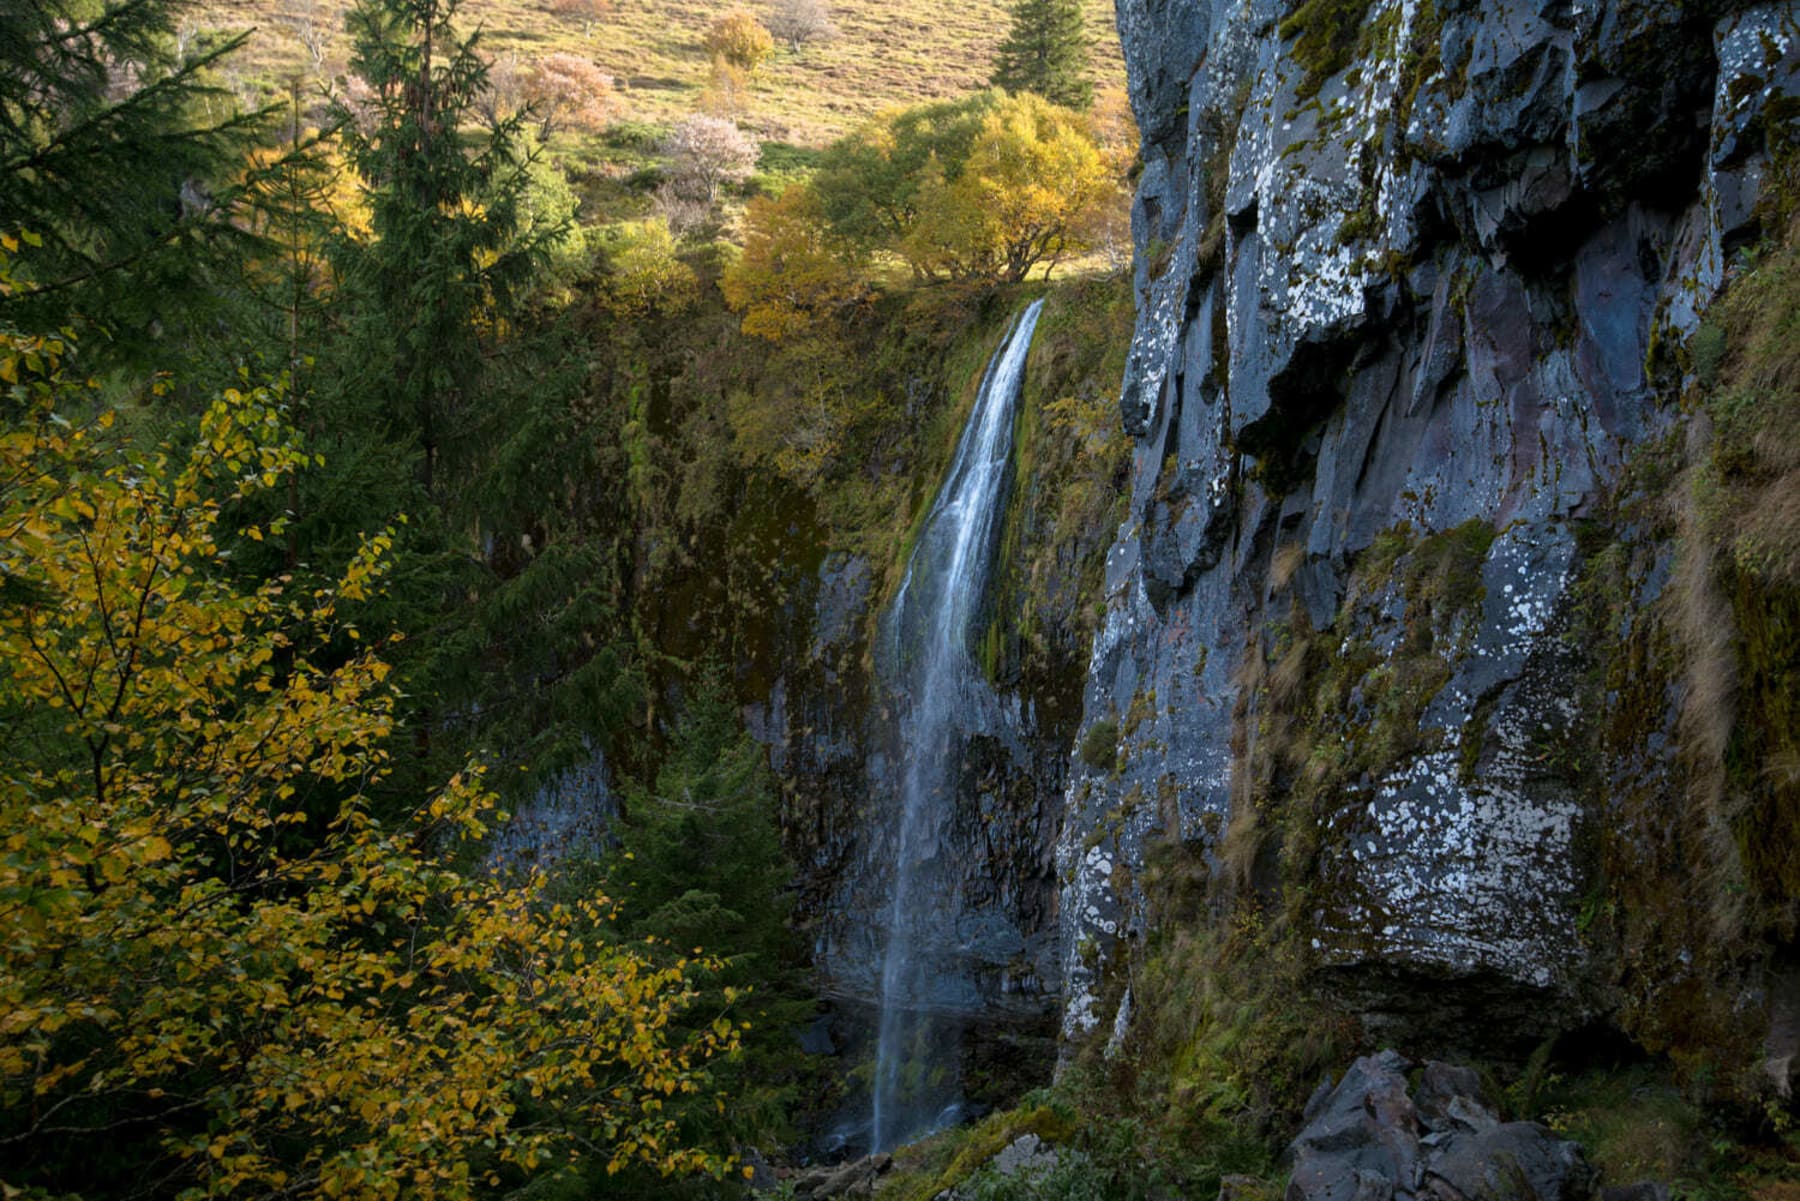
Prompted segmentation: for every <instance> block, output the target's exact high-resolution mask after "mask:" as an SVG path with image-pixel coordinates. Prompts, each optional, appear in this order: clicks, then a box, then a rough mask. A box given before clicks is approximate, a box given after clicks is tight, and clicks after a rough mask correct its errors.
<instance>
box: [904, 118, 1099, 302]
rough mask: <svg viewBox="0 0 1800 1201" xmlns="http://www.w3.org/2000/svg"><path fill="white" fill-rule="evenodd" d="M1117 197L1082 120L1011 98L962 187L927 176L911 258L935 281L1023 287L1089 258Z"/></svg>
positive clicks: (967, 166)
mask: <svg viewBox="0 0 1800 1201" xmlns="http://www.w3.org/2000/svg"><path fill="white" fill-rule="evenodd" d="M1116 191H1117V185H1116V184H1115V182H1114V180H1113V178H1112V176H1111V174H1110V173H1109V172H1108V171H1107V169H1106V163H1105V161H1104V160H1103V159H1102V158H1101V155H1100V149H1099V147H1098V146H1097V145H1096V144H1095V142H1094V139H1093V137H1092V136H1091V134H1090V133H1089V131H1088V128H1087V123H1086V122H1085V121H1084V120H1083V119H1082V118H1081V116H1080V115H1079V114H1076V113H1073V112H1070V111H1069V110H1068V109H1064V108H1058V107H1057V106H1056V105H1053V104H1050V103H1049V102H1048V101H1045V100H1043V99H1042V98H1040V97H1038V96H1034V95H1030V94H1025V95H1020V96H1015V97H1011V98H1009V99H1007V100H1006V101H1005V102H1003V103H1002V104H1000V105H999V106H998V107H997V108H995V109H994V111H992V112H991V113H989V114H988V115H987V118H986V119H985V120H984V121H983V123H982V128H981V134H980V136H979V137H978V138H977V139H976V140H975V144H974V145H973V146H972V147H971V148H970V151H969V157H968V160H967V161H966V162H965V163H963V164H962V169H961V171H960V172H959V173H958V174H957V176H956V178H955V179H954V180H950V179H947V178H945V177H944V176H943V174H942V173H941V172H938V171H935V170H934V171H928V172H927V173H926V178H925V183H924V186H923V188H922V189H921V201H920V208H921V217H920V219H919V221H918V222H917V223H916V224H915V226H914V228H913V232H912V235H911V236H910V237H909V238H908V239H907V240H906V242H905V244H904V252H905V253H906V255H907V257H908V258H909V259H910V260H911V261H912V262H913V263H914V264H915V265H916V266H917V267H919V268H920V269H921V270H923V271H925V272H927V273H928V274H940V273H941V274H947V275H949V276H951V277H953V278H979V277H983V276H998V277H999V278H1001V279H1003V280H1007V281H1009V282H1017V281H1019V280H1022V279H1024V278H1025V276H1026V275H1027V274H1028V273H1029V272H1030V271H1031V270H1032V269H1033V268H1034V267H1037V266H1039V265H1042V266H1044V267H1045V269H1046V273H1048V272H1049V271H1054V270H1055V269H1056V266H1057V264H1059V263H1060V262H1062V261H1063V260H1064V259H1065V258H1067V257H1068V256H1069V255H1070V254H1072V253H1076V252H1079V251H1081V250H1084V249H1086V248H1087V246H1088V244H1089V241H1088V240H1089V238H1090V236H1091V234H1092V232H1093V230H1094V228H1095V225H1096V222H1097V220H1098V217H1099V215H1100V212H1101V207H1102V204H1103V202H1104V201H1105V200H1106V199H1107V198H1108V197H1109V196H1112V195H1116Z"/></svg>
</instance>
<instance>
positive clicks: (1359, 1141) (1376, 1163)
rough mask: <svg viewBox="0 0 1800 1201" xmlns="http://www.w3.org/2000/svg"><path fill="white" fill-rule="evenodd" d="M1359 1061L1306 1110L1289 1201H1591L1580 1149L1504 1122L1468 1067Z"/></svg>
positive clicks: (1390, 1057)
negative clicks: (1413, 1082) (1416, 1070)
mask: <svg viewBox="0 0 1800 1201" xmlns="http://www.w3.org/2000/svg"><path fill="white" fill-rule="evenodd" d="M1411 1066H1412V1065H1411V1064H1409V1063H1408V1062H1407V1061H1406V1060H1405V1059H1404V1058H1402V1057H1401V1056H1400V1055H1398V1054H1396V1053H1395V1052H1392V1051H1387V1052H1383V1053H1382V1054H1380V1055H1374V1056H1369V1057H1367V1058H1365V1059H1359V1060H1357V1061H1356V1063H1355V1064H1353V1065H1352V1066H1351V1067H1350V1070H1349V1071H1347V1072H1346V1073H1345V1074H1344V1078H1343V1080H1342V1081H1341V1082H1339V1083H1338V1084H1337V1085H1336V1086H1335V1087H1332V1086H1330V1085H1326V1086H1323V1087H1321V1088H1320V1090H1319V1093H1318V1095H1316V1096H1315V1097H1314V1098H1313V1101H1312V1103H1311V1104H1310V1105H1309V1106H1308V1107H1307V1113H1306V1127H1305V1129H1304V1130H1302V1131H1301V1133H1300V1136H1299V1137H1298V1138H1296V1139H1295V1140H1294V1142H1293V1145H1292V1146H1291V1147H1290V1148H1289V1155H1290V1156H1291V1158H1292V1160H1293V1165H1294V1166H1293V1175H1292V1178H1291V1180H1290V1182H1289V1184H1288V1190H1287V1201H1390V1199H1393V1198H1415V1197H1416V1198H1429V1199H1430V1201H1590V1198H1592V1197H1593V1196H1594V1195H1595V1174H1594V1171H1593V1169H1592V1168H1591V1167H1590V1166H1589V1165H1588V1163H1587V1160H1586V1158H1585V1157H1584V1156H1583V1155H1582V1152H1581V1148H1580V1147H1578V1146H1576V1145H1575V1144H1574V1143H1572V1142H1568V1141H1565V1140H1563V1139H1560V1138H1558V1137H1557V1136H1556V1135H1555V1134H1554V1133H1552V1132H1551V1131H1550V1130H1549V1129H1547V1128H1545V1127H1543V1126H1540V1125H1538V1124H1537V1123H1535V1122H1502V1121H1501V1120H1500V1119H1499V1117H1498V1116H1497V1115H1496V1113H1495V1112H1494V1110H1493V1108H1492V1107H1491V1106H1490V1105H1489V1104H1488V1102H1487V1100H1486V1099H1485V1098H1484V1097H1483V1095H1482V1092H1481V1083H1480V1080H1479V1079H1478V1078H1477V1077H1476V1075H1475V1073H1473V1072H1471V1071H1469V1070H1468V1069H1466V1068H1457V1067H1453V1066H1451V1065H1448V1064H1442V1063H1430V1064H1427V1065H1426V1066H1425V1069H1424V1072H1423V1075H1422V1078H1421V1080H1420V1083H1419V1085H1418V1087H1417V1088H1416V1089H1409V1087H1408V1083H1407V1072H1408V1070H1409V1069H1410V1068H1411Z"/></svg>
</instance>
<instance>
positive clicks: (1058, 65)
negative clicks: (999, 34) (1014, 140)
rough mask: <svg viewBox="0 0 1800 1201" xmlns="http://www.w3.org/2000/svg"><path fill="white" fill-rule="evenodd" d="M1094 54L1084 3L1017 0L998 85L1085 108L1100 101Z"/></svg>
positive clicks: (999, 58)
mask: <svg viewBox="0 0 1800 1201" xmlns="http://www.w3.org/2000/svg"><path fill="white" fill-rule="evenodd" d="M1088 55H1089V46H1088V36H1087V25H1086V19H1085V18H1084V17H1083V15H1082V11H1081V0H1013V5H1012V20H1011V25H1010V27H1009V29H1008V31H1007V35H1006V40H1005V41H1004V42H1002V43H1001V44H1000V49H999V51H998V52H997V53H996V54H995V56H994V76H993V81H994V86H995V87H997V88H1005V89H1006V90H1007V91H1009V92H1015V93H1018V92H1030V93H1033V94H1034V95H1038V96H1042V97H1043V98H1044V99H1046V100H1048V101H1050V102H1051V103H1053V104H1060V105H1062V106H1063V107H1065V108H1074V109H1085V108H1087V107H1088V105H1090V104H1092V103H1093V99H1094V85H1093V83H1092V81H1091V80H1090V79H1089V78H1088Z"/></svg>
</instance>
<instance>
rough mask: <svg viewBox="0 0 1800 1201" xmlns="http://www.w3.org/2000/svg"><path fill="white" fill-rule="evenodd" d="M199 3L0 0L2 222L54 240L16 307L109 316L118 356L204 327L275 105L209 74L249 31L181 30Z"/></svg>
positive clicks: (93, 342) (46, 321)
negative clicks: (200, 33) (233, 90)
mask: <svg viewBox="0 0 1800 1201" xmlns="http://www.w3.org/2000/svg"><path fill="white" fill-rule="evenodd" d="M189 7H190V4H189V3H187V0H106V2H105V3H101V2H99V0H35V2H33V3H25V4H0V223H3V224H4V225H5V227H6V228H7V229H8V230H10V231H14V232H16V231H19V230H24V231H29V232H30V233H32V234H33V235H34V236H36V237H38V238H41V239H42V241H43V245H42V246H41V247H39V248H38V249H37V250H36V251H35V252H34V253H33V254H32V256H31V258H30V261H29V262H28V263H26V264H24V265H22V266H21V268H20V271H19V276H20V278H19V279H18V281H17V287H16V288H15V290H14V291H13V294H12V295H11V296H9V297H7V298H6V300H5V303H4V305H3V308H4V312H5V315H6V316H8V317H9V318H10V319H12V320H14V321H17V322H21V323H25V324H30V325H35V326H37V327H39V328H59V327H62V326H65V325H69V324H71V323H86V324H91V325H96V326H99V327H101V328H102V329H103V330H104V331H105V338H104V339H102V338H91V339H89V346H90V353H98V352H100V351H101V350H102V349H103V348H104V349H106V350H107V351H108V352H109V357H110V358H112V359H113V360H117V359H119V358H121V357H125V358H129V357H131V356H132V354H133V352H141V351H144V350H145V349H146V348H147V346H148V345H149V344H151V343H153V342H155V341H158V340H160V341H162V342H163V343H165V345H166V343H167V342H169V341H170V340H172V339H174V338H176V337H179V336H180V335H181V334H182V333H183V332H184V330H185V329H191V328H195V327H198V326H200V325H201V324H202V320H201V318H202V316H203V315H204V313H205V312H206V310H207V308H208V306H209V304H211V303H213V302H215V301H216V300H217V298H218V296H219V293H220V291H221V288H220V281H221V280H222V279H227V278H229V277H230V276H231V275H232V274H233V271H232V268H231V267H230V264H231V263H232V262H233V260H234V258H235V256H236V255H237V254H238V252H239V251H240V250H241V245H239V244H240V243H241V242H242V241H243V240H244V237H245V235H244V230H243V228H242V225H241V223H239V222H238V221H237V220H235V219H236V218H237V217H238V216H239V215H240V214H239V201H240V200H241V198H242V196H243V183H244V171H243V168H244V166H245V156H246V154H247V152H248V150H249V148H250V146H251V144H252V143H253V141H254V140H255V138H256V136H257V135H258V133H259V132H260V130H261V129H262V128H263V126H264V125H265V124H266V121H265V115H264V114H261V113H244V112H242V111H240V110H239V109H238V107H237V105H236V103H235V101H233V100H232V99H231V98H230V97H229V96H228V95H226V94H225V92H224V91H223V90H222V89H220V88H218V87H216V86H214V85H213V84H212V83H211V82H210V78H211V76H210V72H211V70H212V68H213V67H214V66H215V65H216V64H217V63H218V62H219V61H220V60H221V59H223V58H224V57H226V56H227V55H229V54H231V53H232V52H233V51H234V50H236V49H237V48H238V46H240V45H241V44H242V42H243V38H242V37H239V38H226V39H215V40H214V41H213V43H212V44H211V45H210V46H209V45H208V44H207V42H206V39H204V38H202V39H197V40H195V39H184V38H181V37H178V25H179V22H180V19H181V17H182V16H183V15H184V13H185V11H186V10H187V9H188V8H189ZM157 357H158V358H159V360H161V361H159V363H158V365H159V366H166V365H168V364H167V359H168V351H167V350H166V349H163V350H160V351H159V352H158V356H157ZM90 361H91V360H90Z"/></svg>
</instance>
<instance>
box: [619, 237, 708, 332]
mask: <svg viewBox="0 0 1800 1201" xmlns="http://www.w3.org/2000/svg"><path fill="white" fill-rule="evenodd" d="M598 240H599V256H598V257H599V265H600V287H599V295H600V301H601V303H602V304H603V305H604V306H605V307H606V309H607V310H608V311H609V312H611V313H612V314H613V316H615V317H618V318H620V319H622V320H625V321H638V320H643V319H644V318H646V317H652V316H671V315H674V314H678V313H682V312H685V311H687V310H688V309H689V308H691V307H692V306H693V304H694V302H695V301H696V300H697V299H698V298H699V294H700V284H699V281H698V280H697V279H696V278H695V277H694V270H693V268H692V267H689V266H688V265H687V264H686V263H684V262H682V261H681V259H680V258H679V257H677V256H676V253H675V237H674V235H673V234H672V233H671V232H670V230H669V225H668V222H666V221H661V220H656V219H652V220H649V221H627V222H622V223H620V224H618V225H612V226H607V227H606V228H605V229H604V230H602V231H601V232H600V234H599V236H598Z"/></svg>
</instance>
